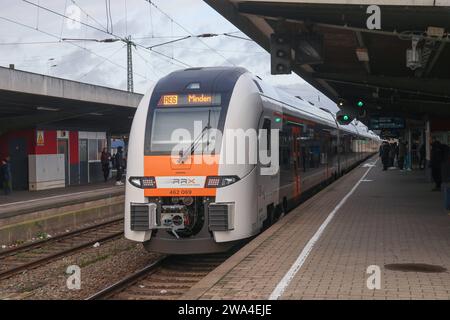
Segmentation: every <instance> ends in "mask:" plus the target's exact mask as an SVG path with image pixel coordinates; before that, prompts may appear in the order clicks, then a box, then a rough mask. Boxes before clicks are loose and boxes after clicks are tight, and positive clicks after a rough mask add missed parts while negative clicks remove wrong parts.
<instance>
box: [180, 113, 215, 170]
mask: <svg viewBox="0 0 450 320" xmlns="http://www.w3.org/2000/svg"><path fill="white" fill-rule="evenodd" d="M209 129H211V109H210V110H209V111H208V123H207V124H206V126H205V127H204V128H203V129H202V132H200V134H199V135H198V137H197V138H195V139H194V141H192V143H191V145H190V146H189V148H187V149H186V150H185V151H183V153H182V156H181V159H180V160H181V162H184V161H185V160H186V156H187V154H188V152H189V150H190V154H191V155H193V154H194V152H195V150H196V149H197V146H198V145H199V141H201V140H202V139H203V136H204V135H205V132H206V131H208V130H209ZM208 140H209V138H208ZM207 144H208V145H209V141H208V142H207Z"/></svg>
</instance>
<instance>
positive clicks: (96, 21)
mask: <svg viewBox="0 0 450 320" xmlns="http://www.w3.org/2000/svg"><path fill="white" fill-rule="evenodd" d="M70 1H71V2H72V3H73V4H74V5H75V6H77V7H78V9H80V11H81V12H83V13H84V14H85V15H86V17H88V18H90V19H91V20H92V21H94V22H95V23H96V24H97V25H98V26H99V27H101V28H103V29H104V30H105V31H106V28H105V26H104V25H103V24H102V23H100V22H99V21H98V20H97V19H95V18H94V17H93V16H91V15H90V14H89V13H88V12H87V11H86V10H84V9H83V8H82V7H81V6H80V5H79V4H78V3H77V2H76V1H75V0H70Z"/></svg>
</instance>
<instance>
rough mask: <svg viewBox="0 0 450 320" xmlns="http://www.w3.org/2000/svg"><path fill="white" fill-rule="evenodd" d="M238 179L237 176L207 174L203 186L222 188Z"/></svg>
mask: <svg viewBox="0 0 450 320" xmlns="http://www.w3.org/2000/svg"><path fill="white" fill-rule="evenodd" d="M237 181H239V177H238V176H209V177H207V178H206V183H205V188H222V187H226V186H229V185H231V184H233V183H235V182H237Z"/></svg>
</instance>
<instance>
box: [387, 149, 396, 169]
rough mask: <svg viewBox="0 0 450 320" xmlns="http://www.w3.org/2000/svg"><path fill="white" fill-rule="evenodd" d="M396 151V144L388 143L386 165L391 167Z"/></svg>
mask: <svg viewBox="0 0 450 320" xmlns="http://www.w3.org/2000/svg"><path fill="white" fill-rule="evenodd" d="M396 153H397V144H396V143H391V144H390V145H389V164H388V167H393V166H394V162H395V155H396Z"/></svg>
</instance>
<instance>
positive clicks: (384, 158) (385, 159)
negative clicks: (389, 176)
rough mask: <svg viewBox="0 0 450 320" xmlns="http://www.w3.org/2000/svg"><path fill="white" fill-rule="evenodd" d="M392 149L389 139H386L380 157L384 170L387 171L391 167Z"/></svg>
mask: <svg viewBox="0 0 450 320" xmlns="http://www.w3.org/2000/svg"><path fill="white" fill-rule="evenodd" d="M390 151H391V147H390V146H389V143H388V142H387V141H384V142H383V144H382V145H381V147H380V157H381V162H382V163H383V171H386V170H387V168H388V167H389V159H390V158H389V153H390Z"/></svg>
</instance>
